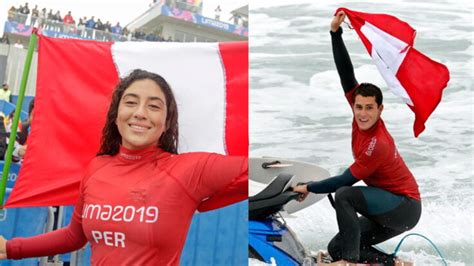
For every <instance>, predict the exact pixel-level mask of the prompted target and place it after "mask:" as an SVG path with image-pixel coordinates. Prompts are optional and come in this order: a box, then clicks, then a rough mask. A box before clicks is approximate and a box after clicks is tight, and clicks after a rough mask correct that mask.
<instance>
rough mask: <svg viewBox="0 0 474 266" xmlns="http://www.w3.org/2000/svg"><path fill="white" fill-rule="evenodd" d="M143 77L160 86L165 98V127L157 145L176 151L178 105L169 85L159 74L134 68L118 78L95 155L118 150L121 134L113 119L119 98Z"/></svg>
mask: <svg viewBox="0 0 474 266" xmlns="http://www.w3.org/2000/svg"><path fill="white" fill-rule="evenodd" d="M144 79H150V80H153V81H154V82H155V83H156V84H157V85H158V86H159V87H160V88H161V90H162V91H163V94H164V95H165V98H166V129H165V132H163V134H162V135H161V137H160V139H159V140H158V147H160V148H162V149H163V150H165V151H167V152H170V153H174V154H177V153H178V136H179V131H178V107H177V105H176V100H175V98H174V95H173V91H172V90H171V87H170V86H169V85H168V82H166V80H165V79H164V78H163V77H161V76H160V75H158V74H155V73H152V72H148V71H145V70H141V69H135V70H133V71H132V73H130V75H128V76H126V77H125V78H123V79H120V82H119V83H118V84H117V87H115V91H114V93H113V95H112V102H111V103H110V107H109V111H108V112H107V120H106V122H105V126H104V129H103V130H102V139H101V144H100V150H99V152H98V153H97V155H115V154H117V153H118V152H119V149H120V144H121V142H122V136H121V135H120V133H119V131H118V128H117V125H116V124H115V121H116V120H117V115H118V108H119V103H120V99H121V98H122V96H123V93H124V92H125V90H126V89H127V88H128V87H130V85H132V83H133V82H135V81H138V80H144Z"/></svg>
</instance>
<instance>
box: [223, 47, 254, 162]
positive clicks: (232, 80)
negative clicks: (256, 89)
mask: <svg viewBox="0 0 474 266" xmlns="http://www.w3.org/2000/svg"><path fill="white" fill-rule="evenodd" d="M219 50H220V53H221V58H222V61H223V65H224V67H225V75H226V87H227V91H226V100H227V104H226V128H225V134H226V147H227V153H228V154H229V155H240V156H248V146H249V138H248V102H249V100H248V43H247V42H234V43H232V42H228V43H220V44H219Z"/></svg>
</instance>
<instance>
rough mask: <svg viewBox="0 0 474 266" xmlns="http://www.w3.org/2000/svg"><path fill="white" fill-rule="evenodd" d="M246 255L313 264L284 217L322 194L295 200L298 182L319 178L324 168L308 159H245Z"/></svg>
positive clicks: (268, 260)
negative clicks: (248, 174) (248, 178)
mask: <svg viewBox="0 0 474 266" xmlns="http://www.w3.org/2000/svg"><path fill="white" fill-rule="evenodd" d="M249 171H250V180H249V185H250V189H249V195H250V196H249V258H252V259H257V260H260V261H263V262H265V263H269V264H275V263H276V264H277V265H317V258H316V257H315V256H312V255H311V254H310V252H309V251H307V250H306V249H305V248H304V246H303V245H302V244H301V242H300V241H299V240H298V238H297V236H296V235H295V233H294V232H293V231H292V230H291V228H290V227H289V226H288V224H287V223H286V222H285V220H284V216H285V215H286V214H291V213H294V212H297V211H299V210H302V209H304V208H306V207H308V206H310V205H312V204H314V203H316V202H317V201H319V200H321V199H322V198H324V196H325V195H316V194H312V193H311V194H310V195H308V197H307V198H306V200H305V201H304V202H297V201H296V200H297V199H298V197H299V196H300V194H299V193H296V192H293V191H292V187H293V186H295V185H297V184H298V183H302V182H308V181H311V180H322V179H324V178H327V177H328V176H329V172H328V171H326V170H325V169H323V168H321V167H318V166H316V165H313V164H309V163H302V162H296V161H288V160H283V159H277V158H250V159H249Z"/></svg>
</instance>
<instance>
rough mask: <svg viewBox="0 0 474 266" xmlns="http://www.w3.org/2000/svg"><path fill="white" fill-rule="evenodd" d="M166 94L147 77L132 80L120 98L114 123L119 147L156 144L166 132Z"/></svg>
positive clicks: (135, 147) (133, 147)
mask: <svg viewBox="0 0 474 266" xmlns="http://www.w3.org/2000/svg"><path fill="white" fill-rule="evenodd" d="M166 113H167V110H166V97H165V95H164V93H163V91H162V90H161V88H160V86H158V84H156V83H155V82H154V81H153V80H151V79H142V80H137V81H135V82H133V83H132V84H131V85H130V86H129V87H128V88H127V89H126V90H125V91H124V93H123V95H122V98H121V99H120V103H119V107H118V114H117V119H116V121H115V123H116V124H117V128H118V131H119V133H120V135H121V137H122V146H123V147H125V148H127V149H129V150H142V149H146V148H148V147H151V146H156V145H157V144H158V141H159V139H160V137H161V135H162V134H163V132H165V131H166Z"/></svg>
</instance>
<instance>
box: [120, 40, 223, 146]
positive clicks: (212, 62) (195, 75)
mask: <svg viewBox="0 0 474 266" xmlns="http://www.w3.org/2000/svg"><path fill="white" fill-rule="evenodd" d="M112 56H113V58H114V63H115V65H116V66H117V69H118V71H119V75H120V76H121V77H123V76H125V75H127V74H128V73H130V71H132V70H133V69H136V68H140V69H143V70H147V71H150V72H154V73H157V74H159V75H161V76H162V77H163V78H165V79H166V80H167V81H168V83H169V84H170V86H171V88H172V89H173V92H174V94H175V97H176V101H177V103H178V111H179V130H180V138H179V141H180V143H179V152H189V151H208V152H216V153H221V154H225V108H226V106H225V95H226V94H225V90H226V85H225V84H226V83H225V73H224V70H223V66H222V62H221V60H220V54H219V46H218V44H217V43H185V44H184V43H160V45H156V43H151V42H133V43H131V42H119V43H115V44H113V45H112ZM216 110H218V111H216ZM219 110H220V111H219Z"/></svg>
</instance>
